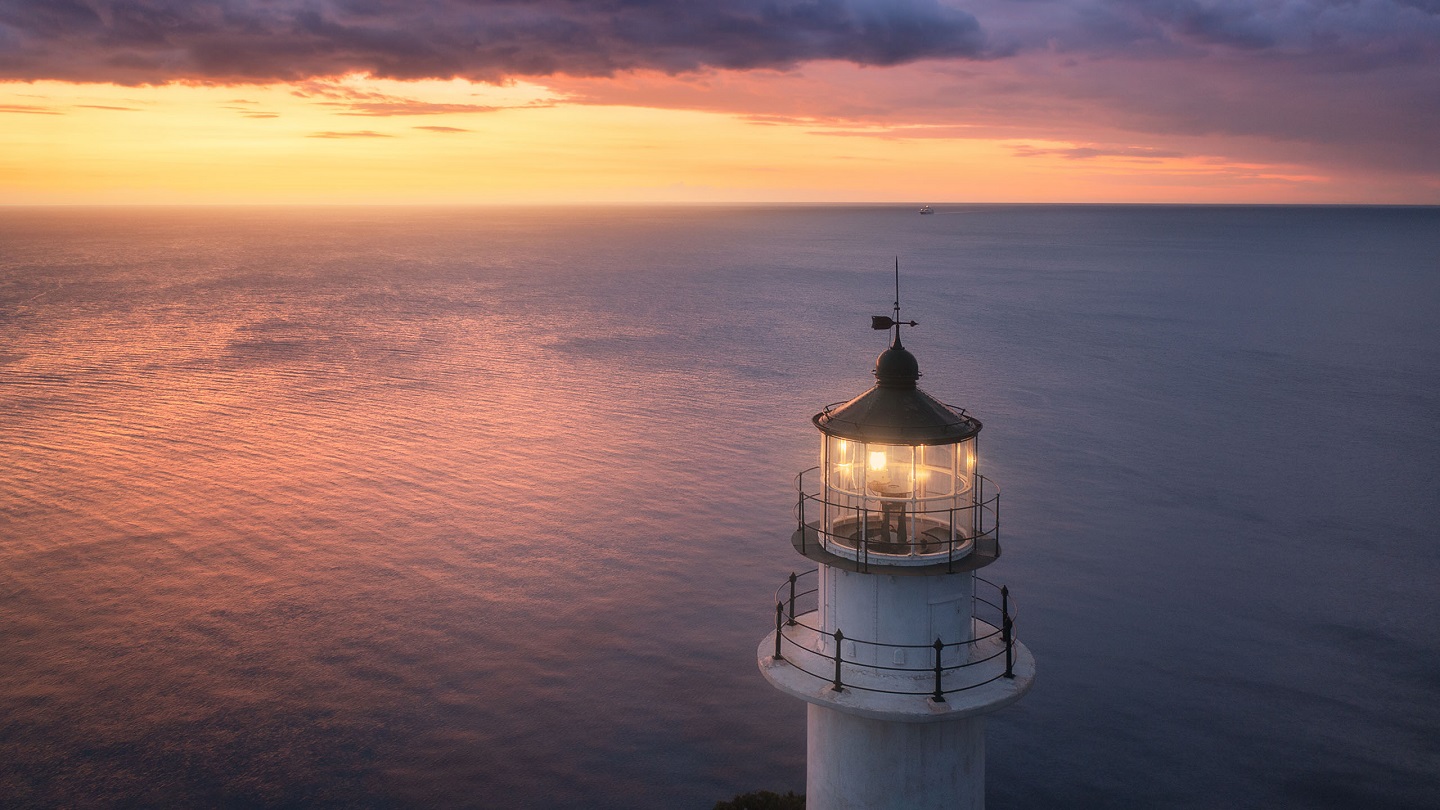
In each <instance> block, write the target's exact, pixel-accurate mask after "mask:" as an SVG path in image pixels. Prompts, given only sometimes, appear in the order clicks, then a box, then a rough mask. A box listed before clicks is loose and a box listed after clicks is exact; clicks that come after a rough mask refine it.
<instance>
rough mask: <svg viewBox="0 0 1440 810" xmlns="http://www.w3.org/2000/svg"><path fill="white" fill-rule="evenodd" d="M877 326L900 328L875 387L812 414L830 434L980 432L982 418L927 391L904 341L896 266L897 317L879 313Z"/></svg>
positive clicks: (941, 437)
mask: <svg viewBox="0 0 1440 810" xmlns="http://www.w3.org/2000/svg"><path fill="white" fill-rule="evenodd" d="M870 325H871V327H872V328H874V329H891V328H893V329H894V330H895V335H894V338H893V339H892V340H891V342H890V348H888V349H886V350H885V351H883V352H881V353H880V356H879V357H877V358H875V387H874V388H871V389H870V390H869V391H866V392H865V393H863V394H861V395H860V396H858V397H855V398H854V399H852V400H850V401H849V402H846V403H843V404H837V405H831V406H828V407H826V408H825V410H823V411H821V412H820V413H817V414H815V416H814V418H813V419H812V420H811V421H813V422H814V423H815V427H818V428H820V430H821V431H822V432H824V433H826V434H828V435H830V436H838V437H839V438H842V439H850V440H852V441H859V442H877V443H881V444H954V443H956V442H959V441H963V440H965V439H968V438H970V437H971V436H974V435H975V434H977V433H979V432H980V428H981V425H980V420H978V419H976V418H974V417H972V416H970V415H969V414H967V413H965V410H964V409H963V408H952V407H950V406H949V405H946V404H945V403H943V402H941V401H940V400H938V399H936V398H935V397H932V396H930V395H929V394H927V393H925V392H924V391H921V390H920V388H919V387H918V386H917V385H916V384H915V383H916V381H917V380H919V379H920V363H919V362H918V361H916V359H915V355H913V354H911V353H910V352H909V351H908V350H907V349H906V348H905V346H904V345H902V344H901V343H900V327H901V326H916V325H917V324H916V323H915V321H902V320H900V270H899V263H898V261H897V263H896V270H895V317H894V318H887V317H885V316H883V315H876V316H874V317H872V318H871V321H870Z"/></svg>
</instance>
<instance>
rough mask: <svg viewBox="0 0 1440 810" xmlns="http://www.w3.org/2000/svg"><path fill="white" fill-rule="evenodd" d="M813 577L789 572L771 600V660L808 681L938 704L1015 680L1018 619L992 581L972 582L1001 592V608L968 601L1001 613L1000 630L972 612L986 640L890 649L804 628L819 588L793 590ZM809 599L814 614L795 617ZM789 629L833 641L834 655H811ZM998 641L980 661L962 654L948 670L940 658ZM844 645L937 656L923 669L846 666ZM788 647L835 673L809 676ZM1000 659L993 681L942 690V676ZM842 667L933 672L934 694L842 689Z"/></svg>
mask: <svg viewBox="0 0 1440 810" xmlns="http://www.w3.org/2000/svg"><path fill="white" fill-rule="evenodd" d="M817 570H818V569H817ZM815 573H816V570H811V571H807V572H805V573H803V574H794V573H792V574H791V575H790V577H789V578H788V580H787V581H786V582H785V583H782V584H781V585H780V587H779V588H778V589H777V590H776V594H775V597H776V601H775V659H776V660H783V661H786V662H787V663H789V664H790V665H791V666H793V667H795V668H796V669H798V670H800V671H801V672H804V673H806V674H807V675H810V676H812V677H815V678H820V679H822V680H828V681H831V688H832V689H836V690H840V689H846V688H853V689H859V690H862V691H866V692H879V693H884V694H890V695H929V696H931V697H932V698H934V699H935V700H938V701H944V699H945V695H949V694H954V693H956V692H963V691H965V690H967V689H974V688H976V687H978V686H983V685H985V684H987V683H992V682H994V681H996V680H999V679H1000V678H1013V677H1014V657H1015V651H1014V645H1015V643H1016V640H1015V629H1014V628H1015V615H1016V614H1015V612H1014V611H1013V610H1012V609H1011V604H1010V589H1009V588H1008V587H1004V586H996V585H995V583H993V582H991V581H990V580H988V579H985V578H983V577H978V576H977V577H975V581H976V582H977V583H984V584H985V585H988V586H990V587H991V588H995V589H996V590H998V591H999V593H1000V602H1001V603H1000V604H999V605H996V604H995V603H994V602H992V601H990V600H989V599H986V598H984V597H981V596H978V595H976V596H972V597H971V600H972V602H974V603H977V604H984V605H988V606H990V607H992V608H995V609H997V610H999V611H1000V618H999V622H1000V623H999V625H998V626H997V625H995V624H992V623H991V622H989V621H987V620H986V619H985V618H981V617H978V616H975V613H974V611H972V613H971V615H972V617H973V618H974V620H975V621H978V622H979V623H980V624H983V625H985V626H986V627H989V628H990V629H991V630H990V632H988V633H985V634H984V635H980V636H976V637H975V638H973V639H969V640H967V641H952V642H945V641H943V640H942V639H939V638H937V639H935V642H934V643H933V644H892V643H888V642H882V641H872V640H868V639H858V638H850V637H848V636H846V635H844V634H843V633H842V632H841V630H840V629H839V628H836V629H835V630H834V631H826V630H823V629H821V628H820V627H818V626H813V625H811V624H807V623H806V622H805V621H804V620H803V618H802V617H808V616H810V615H812V614H815V615H818V614H819V605H818V602H819V597H818V594H819V587H818V586H817V587H814V588H809V589H807V590H803V591H797V590H796V587H797V583H798V582H799V580H800V579H801V578H803V577H808V576H811V575H814V574H815ZM787 591H788V594H787V593H786V592H787ZM812 594H816V595H817V596H816V607H815V609H813V610H807V611H804V612H800V613H797V611H796V608H795V603H796V601H797V600H800V599H805V598H806V597H809V596H810V595H812ZM787 602H788V610H787ZM787 615H788V617H789V618H788V619H786V616H787ZM817 624H818V622H817ZM787 626H795V627H800V628H803V629H805V630H809V631H811V632H813V633H815V634H816V635H817V636H824V637H827V638H829V639H831V640H833V642H834V645H835V652H834V655H830V656H826V655H823V654H821V653H818V652H817V651H815V650H811V649H809V648H807V647H805V646H804V645H802V644H800V642H798V641H796V640H795V639H793V638H791V637H790V636H789V635H786V633H785V628H786V627H787ZM997 636H999V638H1000V639H1001V641H1002V646H1000V648H999V649H997V650H995V651H994V652H991V653H989V654H986V655H983V656H981V657H979V658H973V657H972V656H971V655H966V656H964V658H965V661H964V663H959V664H949V665H947V664H945V663H944V661H943V659H944V653H945V650H947V649H951V648H954V649H961V648H966V647H969V648H974V647H975V646H976V645H978V644H980V643H981V642H984V641H989V640H991V639H994V638H996V637H997ZM846 641H848V642H851V643H852V644H857V645H859V644H864V645H868V646H871V647H877V648H888V649H896V650H914V649H930V650H933V651H934V652H935V657H934V660H933V663H932V664H929V665H926V666H923V667H911V666H893V665H887V664H871V663H864V662H861V661H858V660H848V661H847V660H846V659H845V656H844V647H843V642H846ZM786 644H788V645H790V646H791V647H794V648H795V649H796V650H803V651H804V652H805V653H806V654H807V655H809V656H813V657H818V658H819V659H822V660H827V661H833V662H834V671H833V673H832V674H830V675H825V674H821V673H819V672H813V671H811V670H810V669H807V668H806V667H805V666H803V665H802V664H801V663H799V662H798V661H797V660H796V658H795V657H793V656H792V657H786V656H785V655H784V645H786ZM1002 655H1003V656H1004V657H1005V668H1004V670H1003V671H1002V672H1000V673H997V674H995V675H993V676H991V677H989V678H986V679H984V680H980V681H976V682H973V683H966V684H965V685H963V686H957V687H953V688H950V689H946V688H945V684H944V680H945V676H946V675H947V674H949V673H955V672H959V671H960V670H964V669H968V668H970V667H975V666H979V665H981V664H986V663H989V662H991V661H995V660H996V659H998V658H1000V657H1001V656H1002ZM801 660H803V659H801ZM846 666H848V667H850V668H851V670H852V671H853V670H862V671H865V670H869V671H875V672H880V671H883V672H901V673H911V674H917V675H918V674H921V673H927V674H928V673H933V674H934V676H935V680H934V688H933V689H925V690H921V691H915V690H894V689H881V688H879V687H875V686H865V685H862V684H858V683H855V682H854V681H853V680H852V681H851V682H850V683H848V684H846V683H844V681H843V673H844V668H845V667H846Z"/></svg>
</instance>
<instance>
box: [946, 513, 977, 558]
mask: <svg viewBox="0 0 1440 810" xmlns="http://www.w3.org/2000/svg"><path fill="white" fill-rule="evenodd" d="M972 553H973V552H972ZM945 573H947V574H953V573H955V508H954V507H951V508H950V551H949V553H948V554H947V555H946V557H945Z"/></svg>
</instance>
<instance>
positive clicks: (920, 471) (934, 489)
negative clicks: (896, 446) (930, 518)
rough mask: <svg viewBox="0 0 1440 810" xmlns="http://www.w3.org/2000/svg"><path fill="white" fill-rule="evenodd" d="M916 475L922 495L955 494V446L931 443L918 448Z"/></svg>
mask: <svg viewBox="0 0 1440 810" xmlns="http://www.w3.org/2000/svg"><path fill="white" fill-rule="evenodd" d="M915 475H916V477H917V478H918V479H919V481H920V485H921V486H920V497H922V498H944V497H948V496H951V495H954V494H955V446H954V445H950V444H937V445H929V446H926V447H921V448H918V458H917V460H916V463H915Z"/></svg>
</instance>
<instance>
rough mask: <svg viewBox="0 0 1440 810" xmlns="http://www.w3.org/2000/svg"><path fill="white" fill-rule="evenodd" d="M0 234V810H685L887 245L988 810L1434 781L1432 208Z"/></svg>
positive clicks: (1319, 795)
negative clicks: (973, 544) (985, 531)
mask: <svg viewBox="0 0 1440 810" xmlns="http://www.w3.org/2000/svg"><path fill="white" fill-rule="evenodd" d="M937 210H938V213H937V215H936V216H933V217H920V216H916V215H914V213H913V210H912V209H911V208H909V207H784V208H667V209H659V208H655V209H645V208H616V209H582V208H575V209H566V208H562V209H526V210H502V209H493V210H492V209H475V210H458V209H437V210H415V209H364V208H360V209H345V210H285V209H260V210H175V209H157V210H105V209H93V210H33V209H31V210H27V209H8V210H0V427H3V431H0V461H3V464H0V805H5V806H18V807H32V806H33V807H43V806H52V805H64V806H71V807H109V806H151V805H170V806H183V805H188V806H218V807H250V806H291V807H333V806H361V807H537V808H617V810H618V808H702V809H703V808H709V807H710V806H711V805H712V804H713V803H714V802H715V801H717V800H719V799H724V798H729V797H730V796H732V795H734V794H736V793H740V792H745V791H750V790H755V789H761V788H768V789H773V790H780V791H784V790H790V789H794V790H802V789H803V787H804V756H805V742H804V709H803V706H802V705H801V704H799V703H798V702H796V701H792V700H790V699H787V698H783V697H782V696H780V695H779V694H778V693H776V692H774V691H773V690H771V689H770V688H769V687H768V686H767V685H766V684H765V682H764V681H763V680H762V678H761V677H760V675H759V674H758V673H757V672H756V668H755V662H754V649H755V644H756V642H757V641H758V639H759V638H760V637H761V636H762V635H764V634H765V632H766V631H767V628H768V622H769V617H770V615H771V613H770V611H771V603H770V601H769V600H770V598H771V593H772V591H773V589H774V588H775V587H776V585H778V584H779V582H780V580H781V579H782V578H783V577H784V576H786V575H787V574H788V573H789V572H790V571H792V570H797V569H798V570H804V567H803V566H802V563H804V560H802V559H800V558H799V557H797V556H796V555H795V554H794V553H793V552H792V550H791V549H790V547H789V543H788V536H789V531H790V526H791V523H792V520H793V519H792V517H791V506H792V495H791V486H792V482H791V477H792V476H793V475H794V473H796V472H797V471H799V470H800V469H802V468H804V467H807V466H810V465H811V464H813V463H814V462H813V460H812V459H813V458H814V456H815V455H816V453H817V448H818V438H817V436H818V434H817V433H816V432H815V430H814V428H813V427H812V426H811V425H810V424H809V421H808V418H809V416H810V415H811V414H812V413H814V412H815V411H816V410H818V409H819V407H821V406H822V405H824V404H826V403H829V402H832V401H835V400H840V399H845V398H848V397H849V396H852V395H854V394H857V393H859V392H861V391H862V390H864V389H865V388H866V387H867V386H868V384H869V381H870V378H869V368H870V364H871V363H872V362H873V358H874V356H875V355H876V354H877V353H878V352H879V351H880V350H881V349H882V348H883V346H884V335H883V334H882V333H875V332H871V331H870V330H869V329H868V328H867V326H868V316H869V315H871V314H878V313H885V312H887V311H888V306H889V302H890V297H891V293H890V286H889V285H890V270H889V268H890V264H891V262H892V261H893V257H894V256H896V255H899V256H900V261H901V268H902V272H903V284H904V295H905V298H906V300H907V308H906V314H907V316H913V317H915V318H916V319H917V320H919V321H920V323H921V326H920V327H918V328H917V329H914V330H911V331H910V332H909V333H907V335H906V344H907V346H908V347H910V348H911V349H912V350H913V351H914V352H915V354H916V355H917V356H918V357H919V359H920V363H921V368H922V370H923V371H924V372H925V374H926V376H925V379H924V380H922V382H921V384H922V386H923V387H925V388H926V389H927V390H929V391H930V392H932V393H934V394H936V395H938V396H940V397H941V398H943V399H945V400H947V401H950V402H954V403H956V404H959V405H963V406H965V407H967V408H969V409H970V410H971V411H972V412H974V413H976V414H977V415H978V416H979V417H980V418H981V419H982V420H984V422H985V425H986V429H985V432H984V434H983V435H982V437H981V439H982V454H983V455H982V462H981V463H982V467H983V468H984V469H986V471H987V474H988V475H990V476H991V477H992V478H994V479H995V480H996V481H997V482H998V483H999V484H1000V485H1001V486H1002V487H1003V489H1004V491H1005V507H1004V514H1005V519H1006V524H1005V534H1004V536H1003V540H1004V544H1005V555H1004V557H1003V558H1002V559H1001V560H1000V561H999V562H998V563H997V564H996V565H995V566H993V567H992V568H990V569H989V570H988V572H987V576H989V577H990V578H991V579H994V580H996V581H997V582H1005V583H1008V584H1009V585H1010V586H1011V588H1012V590H1013V591H1014V592H1015V594H1016V595H1017V598H1018V601H1019V606H1020V618H1019V623H1018V625H1017V631H1018V632H1019V634H1020V635H1021V637H1022V638H1023V639H1024V640H1025V642H1026V643H1027V645H1028V646H1029V647H1030V648H1031V649H1032V650H1033V651H1034V653H1035V654H1036V656H1037V658H1038V661H1039V667H1040V678H1039V681H1038V683H1037V686H1036V688H1035V689H1034V691H1033V692H1032V693H1031V694H1030V695H1029V697H1027V698H1026V699H1025V700H1024V701H1022V702H1021V703H1020V704H1018V705H1017V706H1015V707H1012V708H1010V709H1007V710H1005V711H1003V712H1002V713H1000V714H997V715H995V716H994V718H993V719H992V721H991V722H990V725H989V729H990V731H989V740H990V748H989V792H990V799H991V804H992V806H993V807H997V808H1004V807H1010V808H1045V807H1116V808H1132V807H1167V808H1287V807H1296V808H1312V807H1320V808H1325V807H1335V808H1350V807H1364V808H1420V807H1433V806H1434V802H1435V800H1436V796H1437V795H1440V793H1437V791H1440V788H1437V783H1440V543H1437V540H1436V529H1437V523H1440V496H1437V480H1440V209H1346V208H1208V207H1198V208H1196V207H1066V206H1034V207H1007V206H938V207H937Z"/></svg>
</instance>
